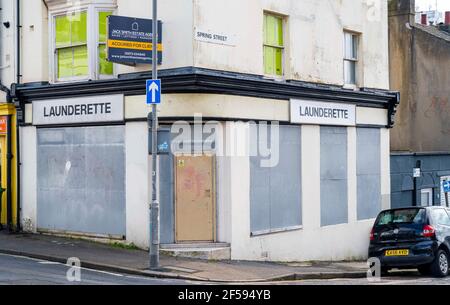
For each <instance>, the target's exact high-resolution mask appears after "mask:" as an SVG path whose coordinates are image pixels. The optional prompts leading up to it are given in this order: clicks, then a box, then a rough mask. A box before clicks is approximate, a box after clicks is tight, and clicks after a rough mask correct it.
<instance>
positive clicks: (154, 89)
mask: <svg viewBox="0 0 450 305" xmlns="http://www.w3.org/2000/svg"><path fill="white" fill-rule="evenodd" d="M148 90H149V91H151V92H152V103H154V102H156V91H159V87H158V85H157V84H156V83H152V84H151V85H150V86H149V87H148Z"/></svg>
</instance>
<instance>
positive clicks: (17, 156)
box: [15, 0, 24, 232]
mask: <svg viewBox="0 0 450 305" xmlns="http://www.w3.org/2000/svg"><path fill="white" fill-rule="evenodd" d="M16 5H17V50H16V52H17V54H16V56H17V84H20V82H21V78H22V74H21V66H20V64H21V62H20V56H21V54H22V52H21V49H20V47H21V45H20V42H21V40H22V37H21V29H22V25H21V24H20V0H17V2H16ZM19 113H22V107H21V103H20V100H19V107H16V126H15V127H16V176H17V183H16V231H17V232H19V231H20V211H21V204H20V203H21V202H20V200H21V198H20V189H21V188H20V179H21V178H20V166H21V160H20V130H19V126H20V124H19ZM23 115H24V114H23V113H22V115H21V116H23Z"/></svg>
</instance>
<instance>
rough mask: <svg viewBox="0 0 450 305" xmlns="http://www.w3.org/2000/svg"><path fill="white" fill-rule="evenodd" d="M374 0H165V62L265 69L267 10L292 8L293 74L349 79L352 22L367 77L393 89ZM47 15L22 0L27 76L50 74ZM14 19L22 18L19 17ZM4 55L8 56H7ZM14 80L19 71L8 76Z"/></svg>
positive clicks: (130, 11) (37, 3) (37, 0)
mask: <svg viewBox="0 0 450 305" xmlns="http://www.w3.org/2000/svg"><path fill="white" fill-rule="evenodd" d="M2 1H3V3H4V6H5V8H6V9H5V11H4V14H5V15H8V14H9V15H11V14H12V13H13V12H12V4H13V3H12V1H5V0H2ZM22 2H24V1H22ZM375 2H376V3H378V2H377V1H375ZM368 3H369V2H368V1H366V0H341V1H338V0H331V1H316V0H302V1H298V0H248V1H240V0H227V1H222V0H164V1H159V9H158V13H159V18H160V19H161V20H162V21H163V23H164V25H163V44H164V57H163V64H162V66H161V67H160V68H161V69H167V68H175V67H185V66H197V67H204V68H212V69H220V70H227V71H236V72H245V73H253V74H259V75H261V74H263V51H262V44H263V30H262V26H263V12H264V11H270V12H274V13H279V14H283V15H285V16H286V39H285V41H286V50H285V53H286V54H285V70H286V71H285V72H286V73H285V74H286V75H285V78H286V79H296V80H302V81H311V82H320V83H329V84H337V85H342V84H343V30H344V29H348V30H353V31H357V32H360V33H361V34H362V41H361V54H362V58H361V71H363V79H362V81H361V84H360V85H361V86H364V87H370V88H383V89H388V88H389V74H388V26H387V4H386V3H385V1H380V2H379V7H376V6H375V7H372V6H370V5H369V4H368ZM23 4H25V2H24V3H23ZM174 8H176V9H174ZM372 12H374V14H372ZM151 13H152V9H151V1H147V0H133V2H132V5H130V1H129V0H117V14H118V15H123V16H135V17H141V18H150V17H151ZM47 18H48V14H47V9H46V8H45V5H44V3H43V1H41V0H27V1H26V5H22V20H23V29H22V44H23V50H22V59H23V66H22V67H23V70H22V73H23V75H24V76H23V80H24V81H25V82H31V81H47V80H48V79H49V78H48V66H49V65H48V51H49V50H48V39H49V37H48V22H47ZM8 19H11V22H13V21H14V20H13V18H12V17H11V18H9V17H8ZM12 25H13V26H12V28H10V29H9V30H7V31H4V32H5V33H4V35H3V36H5V37H3V38H4V40H3V42H4V48H5V49H6V53H7V54H10V59H9V60H10V61H11V63H12V64H13V65H14V60H15V59H14V45H15V44H14V39H15V38H14V31H15V30H14V23H12ZM194 28H200V29H202V30H208V31H213V32H218V33H224V34H227V35H230V36H233V37H234V41H235V46H227V45H217V44H212V43H207V42H200V41H197V40H195V39H194ZM4 61H5V63H7V62H6V59H5V58H4ZM149 69H150V66H148V65H137V66H136V67H129V66H125V65H116V72H117V74H121V73H128V72H139V71H148V70H149ZM9 74H11V75H14V72H12V73H9ZM12 81H14V78H11V79H10V80H9V81H7V82H12Z"/></svg>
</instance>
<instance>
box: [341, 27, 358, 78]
mask: <svg viewBox="0 0 450 305" xmlns="http://www.w3.org/2000/svg"><path fill="white" fill-rule="evenodd" d="M358 44H359V35H358V34H355V33H351V32H344V81H345V84H346V85H356V84H357V82H358V61H359V58H358Z"/></svg>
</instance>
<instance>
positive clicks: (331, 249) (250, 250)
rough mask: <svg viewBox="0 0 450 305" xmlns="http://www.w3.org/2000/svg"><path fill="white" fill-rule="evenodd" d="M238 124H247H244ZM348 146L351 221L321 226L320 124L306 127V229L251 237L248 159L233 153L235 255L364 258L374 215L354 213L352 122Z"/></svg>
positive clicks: (289, 258)
mask: <svg viewBox="0 0 450 305" xmlns="http://www.w3.org/2000/svg"><path fill="white" fill-rule="evenodd" d="M236 127H237V128H240V129H242V130H245V128H246V127H245V124H244V125H242V124H241V125H237V126H236ZM383 137H385V136H383ZM385 141H386V139H383V142H385ZM348 149H349V154H348V160H349V168H348V173H349V178H348V179H349V180H348V188H349V202H348V213H349V223H348V224H341V225H336V226H329V227H321V226H320V127H319V126H302V211H303V229H301V230H296V231H291V232H284V233H277V234H271V235H265V236H256V237H250V198H249V191H250V184H249V178H250V165H249V158H245V157H241V158H233V159H232V164H231V169H232V174H234V175H239V177H240V179H239V181H237V180H236V181H235V182H234V183H232V184H231V190H230V191H231V196H232V217H233V218H232V219H233V221H232V245H231V255H232V258H233V259H236V260H261V261H266V260H270V261H285V262H289V261H310V260H319V261H320V260H323V261H336V260H355V259H365V258H366V257H367V248H368V245H369V233H370V229H371V227H372V225H373V220H366V221H357V217H356V129H355V128H353V127H351V128H349V129H348ZM381 153H382V156H383V160H386V159H388V156H389V151H386V150H382V152H381ZM383 166H386V164H385V163H383ZM388 172H389V170H388V169H386V168H383V170H382V173H383V181H386V180H388V179H389V174H388ZM385 187H386V185H385V186H384V187H383V192H386V188H385Z"/></svg>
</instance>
